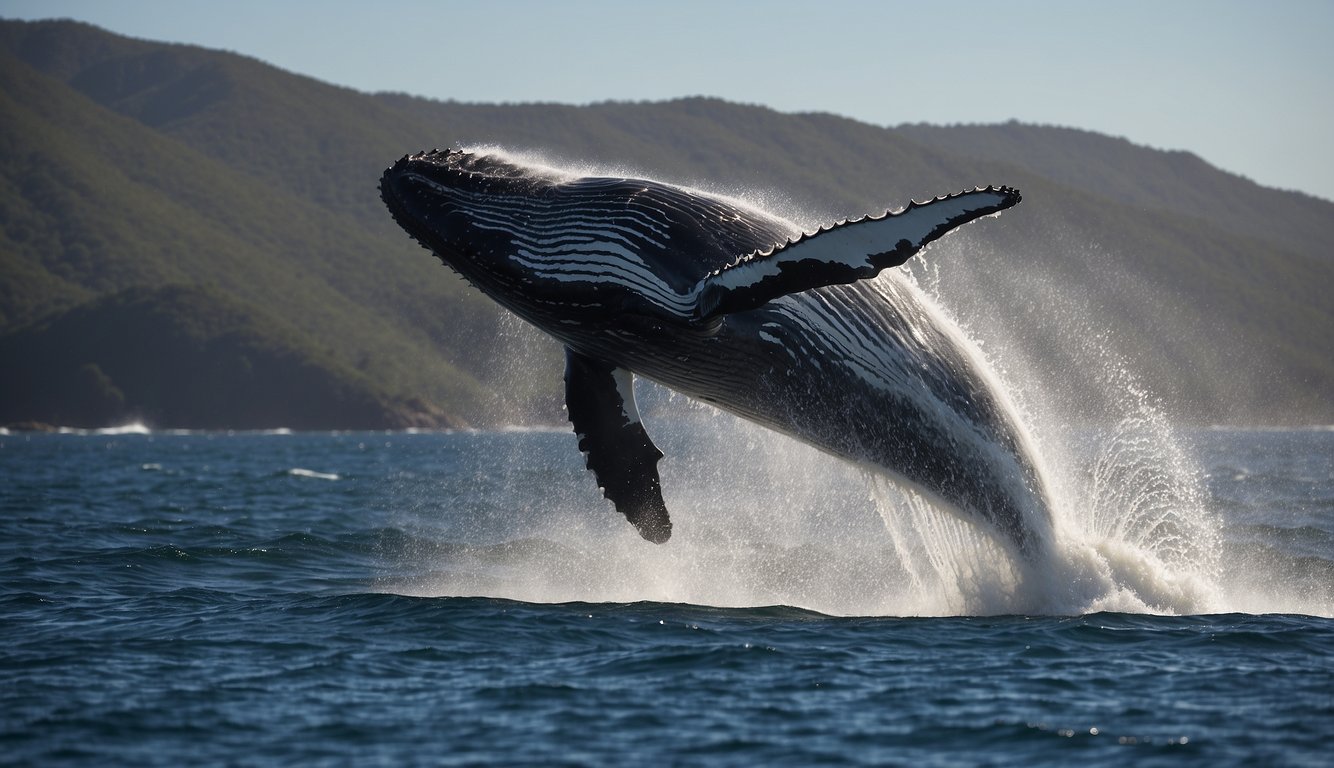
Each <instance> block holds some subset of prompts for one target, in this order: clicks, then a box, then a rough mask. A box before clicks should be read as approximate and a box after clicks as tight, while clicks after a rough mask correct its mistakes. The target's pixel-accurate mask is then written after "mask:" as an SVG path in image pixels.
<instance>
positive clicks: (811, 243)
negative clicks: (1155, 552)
mask: <svg viewBox="0 0 1334 768" xmlns="http://www.w3.org/2000/svg"><path fill="white" fill-rule="evenodd" d="M380 194H381V197H382V198H383V200H384V202H385V204H386V205H387V206H388V208H389V211H390V213H391V214H392V215H393V217H394V220H395V221H397V222H398V224H399V225H400V226H402V227H403V228H404V229H405V230H407V232H408V233H409V234H410V235H411V236H412V237H413V238H415V239H416V240H417V241H418V242H419V243H421V245H423V246H425V247H426V248H427V249H429V250H431V251H433V252H434V253H435V254H436V255H437V256H438V257H439V258H440V259H441V260H442V261H444V263H445V264H447V265H449V266H450V267H452V268H453V269H454V270H455V271H457V272H458V273H459V274H460V275H462V276H463V277H464V278H465V279H466V280H468V281H469V282H470V283H471V284H472V285H474V286H475V287H477V288H479V289H480V290H482V291H483V292H484V293H486V294H487V295H488V296H490V297H491V298H492V299H494V300H495V301H496V302H498V303H499V304H501V305H502V306H504V307H505V308H507V309H509V310H511V311H513V312H514V313H515V314H517V315H519V316H520V317H522V318H523V319H525V320H527V321H528V322H530V323H533V324H534V325H536V326H537V327H539V328H541V329H542V330H543V331H545V332H546V333H548V334H550V335H551V336H554V337H555V338H556V339H557V340H559V341H560V342H562V343H563V344H564V345H565V352H566V368H565V394H566V405H567V408H568V412H569V418H570V421H571V422H572V423H573V426H574V430H575V432H576V434H577V435H578V443H579V448H580V450H581V451H583V453H584V454H585V456H586V459H587V466H588V468H589V469H590V470H592V472H593V473H594V475H595V476H596V478H597V482H598V484H599V486H600V487H601V489H602V491H603V493H604V495H605V496H606V498H607V499H609V500H610V501H611V502H612V503H613V504H614V505H615V507H616V509H617V510H618V511H620V512H621V513H622V514H624V515H625V517H626V518H627V519H628V520H629V521H630V522H631V523H632V524H634V526H635V527H636V528H637V529H638V531H639V533H640V534H641V535H642V536H643V537H644V538H645V539H648V540H649V541H652V542H655V543H661V542H664V541H666V540H667V539H668V537H669V536H670V535H671V530H672V524H671V520H670V518H669V516H668V512H667V508H666V505H665V504H664V502H663V498H662V491H661V487H660V484H659V476H658V470H657V463H658V460H659V459H660V458H662V455H663V454H662V453H661V451H659V450H658V449H657V447H656V446H655V445H654V444H653V441H652V440H651V439H650V438H649V435H648V433H647V431H646V430H645V429H644V426H643V424H642V423H641V421H640V418H639V414H638V411H637V409H636V407H635V400H634V391H633V388H632V383H633V376H636V375H638V376H643V377H646V378H648V379H650V380H652V381H656V382H658V383H660V384H663V385H665V386H667V387H670V388H671V389H674V390H676V391H678V392H681V393H683V394H685V395H688V396H690V397H692V398H695V399H698V400H701V401H703V402H706V403H710V404H712V405H714V406H717V407H718V408H721V409H723V410H726V411H729V412H731V413H734V414H737V415H739V416H741V417H743V418H746V419H750V420H752V421H755V422H758V423H760V424H763V425H765V426H767V427H770V428H772V429H775V430H777V431H779V432H783V433H786V434H788V435H791V436H793V437H796V438H797V439H799V440H802V441H805V442H807V443H810V444H812V445H814V446H817V447H818V448H820V449H823V450H824V451H826V452H829V453H832V454H835V455H837V456H840V457H843V458H845V459H848V460H851V461H854V462H858V463H860V464H863V465H865V466H869V467H871V468H873V469H876V470H878V471H880V472H883V473H885V474H887V475H889V476H890V478H891V479H893V480H895V481H896V482H899V483H902V484H905V485H906V486H908V487H910V488H912V489H913V490H915V491H917V492H919V493H922V494H925V495H926V496H928V497H930V498H933V499H935V500H937V501H938V502H944V504H945V505H947V506H948V507H950V508H952V509H953V510H954V511H956V513H958V514H960V515H961V516H963V517H964V518H966V519H969V520H971V521H973V522H976V523H979V524H981V525H983V526H984V527H985V528H989V529H990V530H991V531H993V533H995V534H998V535H999V538H1000V540H1001V541H1002V542H1007V543H1009V544H1011V545H1013V546H1014V547H1016V548H1017V549H1018V551H1019V552H1020V553H1024V554H1031V552H1032V550H1033V548H1034V547H1035V546H1036V545H1037V544H1038V543H1039V540H1040V539H1042V538H1043V534H1042V533H1041V531H1043V530H1046V526H1047V525H1048V524H1049V520H1048V514H1049V513H1048V511H1047V504H1046V500H1045V499H1046V494H1045V492H1044V490H1043V487H1042V483H1041V478H1040V476H1039V473H1038V471H1037V469H1036V465H1035V463H1034V461H1033V460H1032V458H1031V451H1030V450H1029V448H1028V447H1027V445H1026V442H1025V439H1024V437H1023V433H1022V432H1021V431H1020V429H1019V428H1018V425H1017V424H1016V423H1015V421H1014V419H1013V418H1012V417H1011V416H1010V414H1009V411H1008V410H1007V408H1006V407H1005V403H1004V397H1003V396H1002V395H1000V394H999V393H998V392H996V391H995V390H994V388H993V386H992V384H991V383H990V381H989V379H988V376H987V375H986V372H985V371H984V370H982V369H981V368H980V367H979V366H978V364H977V363H976V362H975V361H974V358H973V357H972V356H971V355H970V354H969V353H968V352H967V349H966V347H965V345H964V343H963V342H962V337H961V335H960V334H959V333H958V331H957V329H955V328H953V326H951V325H950V324H949V323H948V322H943V321H942V320H941V319H940V317H939V315H938V314H937V313H934V312H932V311H931V309H930V308H929V307H928V306H927V305H926V304H925V303H924V300H923V298H922V296H921V294H920V293H919V292H918V291H917V289H916V288H915V287H914V286H913V285H911V284H909V282H908V281H906V280H904V279H902V277H901V276H898V275H894V274H893V272H891V273H888V274H886V275H885V276H883V277H880V278H879V279H875V280H871V279H869V278H874V277H876V276H877V275H878V274H880V273H881V271H882V270H885V269H887V268H889V267H895V266H898V265H901V264H903V263H904V262H905V261H907V260H908V259H909V258H910V257H912V256H913V255H914V254H915V253H917V252H918V251H919V250H921V249H922V248H923V247H924V246H925V245H927V244H928V243H930V242H932V241H933V240H935V239H937V238H939V237H941V236H942V235H944V234H945V233H947V232H949V231H950V230H951V229H954V228H955V227H957V226H959V225H961V224H964V223H966V222H969V221H972V220H974V219H977V218H980V217H983V216H989V215H994V214H997V213H999V212H1000V211H1002V210H1005V209H1007V208H1009V207H1011V206H1013V205H1015V204H1016V203H1018V202H1019V200H1020V196H1019V192H1018V191H1017V190H1014V189H1011V188H1008V187H986V188H977V189H973V190H971V191H966V192H962V193H959V194H955V195H949V196H946V197H939V198H936V199H934V200H930V201H928V202H926V203H916V202H913V203H910V204H909V205H908V207H907V208H905V209H903V210H902V211H899V212H897V213H889V212H886V213H884V214H883V215H880V216H867V217H865V218H861V219H858V220H853V221H845V222H841V223H838V224H834V225H832V226H829V227H825V228H822V229H820V230H818V231H816V232H813V233H801V232H800V231H799V230H797V229H796V228H795V227H794V226H793V225H792V224H791V223H790V222H787V221H785V220H783V219H781V218H778V217H776V216H772V215H769V214H766V213H764V212H761V211H758V210H756V209H753V208H751V207H749V206H745V205H743V204H741V203H739V202H736V201H732V200H728V199H726V198H722V197H717V196H713V195H709V194H705V193H702V192H699V191H695V190H690V189H686V188H682V187H678V186H675V185H671V184H665V183H659V182H655V181H649V180H643V179H630V178H602V177H584V178H576V177H573V176H570V175H567V174H564V173H562V172H559V171H556V170H555V169H550V168H545V167H542V166H536V165H529V164H526V163H523V162H521V161H518V160H515V159H512V158H510V157H508V156H507V155H504V154H501V153H486V152H476V153H473V152H465V151H459V150H448V151H441V150H432V151H430V152H422V153H418V154H413V155H408V156H405V157H403V158H402V159H400V160H399V161H398V162H396V163H394V164H393V165H392V166H391V167H390V168H388V169H387V170H385V172H384V175H383V177H382V178H381V180H380ZM1034 523H1041V525H1034Z"/></svg>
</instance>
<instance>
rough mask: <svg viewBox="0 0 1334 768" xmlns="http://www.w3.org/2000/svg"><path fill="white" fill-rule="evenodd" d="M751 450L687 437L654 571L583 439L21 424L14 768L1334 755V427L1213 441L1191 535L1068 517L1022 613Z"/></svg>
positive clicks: (2, 580)
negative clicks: (105, 429)
mask: <svg viewBox="0 0 1334 768" xmlns="http://www.w3.org/2000/svg"><path fill="white" fill-rule="evenodd" d="M741 438H742V439H737V436H736V435H735V434H733V435H731V438H730V439H729V441H726V442H723V443H720V442H708V441H707V440H700V441H697V442H696V443H694V444H691V440H692V439H693V438H691V437H690V436H689V434H685V435H683V436H676V437H673V436H672V435H670V434H668V435H666V436H664V439H663V440H662V441H660V442H662V443H663V444H664V448H668V449H669V455H675V456H680V455H681V452H682V451H683V450H685V449H690V448H693V453H692V455H693V456H694V457H695V458H692V459H691V460H689V461H684V460H681V459H676V460H675V462H676V463H672V462H673V460H670V459H669V461H668V462H664V487H666V488H667V489H668V502H669V504H671V505H672V506H673V509H674V513H675V515H676V520H677V538H675V539H674V540H673V541H672V542H671V543H669V544H667V545H665V546H664V547H654V546H653V545H650V544H647V543H644V542H642V541H640V540H639V539H638V537H637V536H635V534H634V533H633V531H632V530H630V529H629V526H628V525H626V524H625V522H624V520H623V519H621V518H619V517H618V516H616V515H615V513H614V512H612V511H611V510H610V508H609V506H608V505H606V503H605V502H603V501H602V500H601V499H599V498H598V496H597V493H596V490H595V489H594V488H593V485H592V482H591V480H590V479H589V478H587V477H586V476H585V474H584V473H583V470H582V466H581V465H582V462H581V460H580V457H579V456H578V454H577V451H576V450H575V447H574V440H573V437H572V436H569V435H566V434H563V433H510V434H450V435H443V434H416V435H414V434H343V435H327V434H326V435H303V434H298V435H255V434H243V435H242V434H238V435H233V436H228V435H212V434H209V435H204V434H184V435H169V434H152V435H142V434H124V435H74V434H70V435H34V436H26V435H0V509H2V510H3V511H2V512H0V627H3V632H4V644H3V646H2V647H0V691H2V692H0V755H4V758H3V760H4V762H6V763H12V764H40V765H55V764H76V763H78V764H97V765H101V764H106V763H117V764H136V765H138V764H145V765H177V764H182V763H190V764H197V763H235V764H247V765H288V764H294V763H301V764H320V763H328V764H393V765H400V764H449V765H452V764H475V763H511V764H512V763H530V764H532V763H541V764H615V763H621V762H624V761H627V760H652V761H654V762H660V763H666V764H700V765H756V764H788V765H810V764H912V765H921V764H924V765H931V764H947V765H958V764H994V763H1006V764H1027V763H1044V764H1069V763H1073V762H1075V761H1080V762H1083V763H1088V764H1103V765H1125V764H1130V763H1133V764H1148V765H1152V764H1174V765H1175V764H1180V763H1182V762H1188V763H1190V764H1196V765H1218V764H1231V765H1242V764H1246V765H1251V764H1270V765H1278V764H1285V765H1327V764H1328V759H1329V758H1328V755H1329V753H1330V749H1331V747H1330V745H1331V740H1334V621H1331V619H1330V618H1329V616H1331V614H1334V466H1332V465H1334V432H1330V431H1286V432H1281V431H1280V432H1225V431H1214V432H1209V431H1205V432H1195V433H1191V434H1188V435H1185V436H1182V437H1181V438H1180V446H1181V448H1182V450H1183V451H1184V452H1185V453H1186V454H1187V455H1189V456H1190V457H1191V460H1192V465H1191V466H1192V467H1193V468H1194V470H1193V471H1194V472H1195V473H1196V479H1197V480H1198V484H1199V488H1200V489H1201V494H1202V497H1201V498H1198V499H1193V500H1191V503H1192V504H1195V505H1196V506H1198V507H1199V509H1192V510H1190V513H1189V517H1190V519H1189V520H1185V521H1184V522H1183V521H1182V520H1175V519H1172V520H1169V519H1168V518H1166V517H1164V516H1163V515H1162V514H1158V515H1157V516H1156V517H1155V516H1154V515H1153V514H1148V513H1146V512H1145V511H1144V510H1146V509H1148V510H1152V506H1153V505H1152V503H1150V502H1147V501H1143V500H1134V499H1135V498H1136V497H1135V489H1134V488H1130V489H1124V488H1123V489H1119V490H1117V489H1114V490H1113V491H1106V490H1100V491H1099V493H1101V494H1103V497H1106V496H1107V495H1108V494H1110V495H1111V496H1112V497H1116V498H1118V499H1119V498H1121V497H1124V498H1125V499H1132V501H1125V502H1121V501H1118V502H1117V504H1123V505H1124V507H1125V509H1126V510H1130V511H1133V512H1134V515H1131V517H1132V518H1133V519H1134V520H1139V519H1141V518H1143V519H1145V520H1148V521H1149V522H1147V523H1145V524H1144V526H1141V528H1140V529H1136V530H1129V529H1124V530H1123V529H1118V531H1117V532H1115V534H1112V533H1108V530H1110V529H1107V528H1106V526H1102V527H1100V525H1101V524H1100V523H1098V522H1097V521H1098V520H1099V519H1101V518H1099V517H1098V515H1100V514H1103V513H1100V512H1094V511H1088V512H1085V511H1084V510H1085V506H1087V507H1088V508H1089V509H1092V508H1093V507H1096V506H1098V505H1097V504H1091V503H1090V504H1087V505H1076V504H1072V507H1077V509H1072V510H1071V511H1069V512H1068V513H1067V514H1068V515H1069V517H1070V521H1071V522H1069V524H1068V525H1067V528H1066V531H1067V533H1068V535H1069V536H1070V538H1071V540H1072V542H1075V543H1071V544H1070V545H1069V547H1068V551H1067V552H1064V553H1062V554H1060V556H1059V557H1058V558H1057V559H1059V560H1060V561H1061V562H1058V563H1053V564H1051V565H1050V567H1045V566H1044V567H1042V568H1035V569H1033V571H1032V572H1026V573H1022V574H1020V575H1019V576H1016V577H1015V578H1016V581H1015V582H1014V583H1013V584H1008V585H1007V586H1004V587H1003V588H999V587H998V588H995V589H991V590H988V589H984V588H982V587H980V586H979V584H977V583H971V584H967V583H965V584H963V586H959V585H957V584H954V585H951V584H944V583H943V581H948V580H949V579H950V578H952V576H951V574H953V575H955V576H959V578H960V582H961V583H963V582H966V581H968V578H971V579H972V580H973V582H978V581H981V579H979V577H978V571H975V570H973V569H972V565H973V564H970V563H963V564H962V565H961V564H960V563H959V562H956V561H958V560H960V559H961V558H955V559H954V561H951V559H950V557H949V555H948V553H942V552H941V551H939V550H941V548H947V547H946V545H945V544H942V542H947V541H948V540H949V536H936V537H927V538H925V539H923V540H914V541H908V540H907V539H905V538H904V536H905V533H904V531H905V530H907V529H908V528H911V523H905V522H904V520H903V519H901V518H899V517H895V515H900V514H901V515H904V516H906V517H907V519H911V515H912V514H913V507H912V505H911V504H909V505H908V507H907V508H906V509H900V510H899V511H898V512H894V511H893V510H891V511H890V512H888V513H887V512H886V503H885V501H884V500H883V499H881V500H880V501H878V502H877V501H876V500H875V499H874V498H872V497H874V496H875V495H876V490H875V488H874V486H872V485H868V483H866V482H865V481H864V480H861V479H859V476H858V475H857V474H856V473H855V472H852V471H850V470H848V471H842V470H839V469H837V468H834V465H833V464H832V463H829V462H826V460H824V459H823V458H822V457H820V458H817V457H813V454H809V453H804V452H802V451H800V450H797V451H796V452H795V453H793V452H792V451H791V450H789V449H787V448H779V449H775V448H773V447H772V445H771V444H765V443H763V441H756V440H755V439H753V438H754V435H753V434H752V433H749V432H744V433H743V434H742V435H741ZM821 462H825V463H821ZM1081 463H1084V464H1087V465H1088V466H1090V467H1091V466H1094V464H1095V462H1071V464H1081ZM761 467H763V468H767V469H765V471H763V472H762V471H760V468H761ZM1091 471H1092V470H1091ZM840 472H842V474H840ZM1094 474H1097V473H1096V472H1094ZM1112 476H1116V473H1115V472H1110V473H1107V472H1104V474H1102V475H1098V477H1101V478H1102V480H1100V481H1099V482H1103V483H1104V484H1105V482H1106V478H1107V477H1112ZM1141 480H1142V477H1141ZM1093 485H1097V483H1094V484H1093ZM868 488H869V489H870V490H869V491H868ZM1118 494H1119V495H1118ZM1172 503H1174V504H1183V503H1185V502H1182V501H1181V500H1180V499H1175V500H1174V501H1173V502H1172ZM888 506H890V507H893V506H894V505H893V504H889V505H888ZM1104 506H1105V505H1104ZM1114 506H1115V505H1114ZM1165 521H1166V522H1165ZM1168 523H1171V524H1172V526H1176V527H1175V528H1172V530H1171V531H1168V532H1167V533H1162V530H1163V529H1164V526H1167V527H1171V526H1168ZM896 526H900V528H898V529H896ZM1183 526H1184V527H1183ZM1191 526H1193V527H1191ZM1123 528H1124V526H1123ZM1206 529H1207V530H1206ZM1183 530H1189V531H1194V532H1195V535H1196V536H1197V537H1198V538H1202V539H1206V540H1207V543H1208V546H1203V545H1201V546H1197V547H1185V548H1183V547H1182V546H1181V545H1180V543H1179V542H1175V540H1174V539H1173V538H1172V537H1174V536H1177V537H1179V534H1180V533H1181V531H1183ZM1155 532H1157V533H1155ZM1155 536H1157V537H1159V538H1161V539H1162V541H1163V542H1166V543H1158V541H1157V539H1155V538H1154V537H1155ZM905 542H906V543H905ZM924 542H925V543H924ZM969 546H973V547H974V549H975V548H976V545H969ZM933 547H934V548H935V549H932V548H933ZM914 548H915V549H914ZM924 548H925V549H931V550H932V551H925V550H924ZM965 549H966V547H965ZM968 551H969V552H970V554H969V557H971V558H976V557H984V556H986V555H985V550H979V551H982V552H983V553H984V554H983V555H977V554H976V552H975V551H974V550H968ZM910 552H916V553H917V554H918V555H922V556H923V558H924V559H923V560H922V562H927V561H930V562H933V563H935V566H933V569H929V570H930V573H927V572H926V571H924V570H923V569H922V568H921V567H918V566H913V565H911V564H905V563H906V561H907V560H910V559H911V558H909V557H908V556H907V555H906V554H905V553H910ZM1192 557H1193V558H1196V560H1191V559H1190V558H1192ZM1197 560H1198V562H1197ZM942 562H944V563H945V564H944V565H941V563H942ZM951 562H952V563H953V564H951ZM984 566H985V567H982V569H981V571H980V572H981V573H982V574H984V575H985V574H987V573H992V572H993V571H994V572H996V573H1006V572H1007V571H1006V570H1005V568H1006V567H1005V566H1004V565H1003V564H994V563H993V564H990V565H986V564H984ZM1086 571H1087V573H1086ZM964 574H966V575H968V578H965V577H964ZM1044 579H1046V580H1047V581H1055V582H1059V583H1043V580H1044ZM1071 584H1074V585H1075V586H1074V587H1071ZM710 606H715V607H710ZM716 606H728V607H716ZM959 606H962V609H960V608H959ZM1014 606H1019V607H1023V608H1025V610H1024V611H1018V610H1011V609H1012V608H1013V607H1014ZM1081 606H1082V607H1081ZM1108 606H1114V607H1116V608H1117V610H1115V611H1111V610H1103V609H1104V608H1106V607H1108ZM1201 606H1203V608H1201ZM835 614H841V615H835ZM910 614H911V615H910ZM929 614H941V615H929ZM959 614H964V615H959Z"/></svg>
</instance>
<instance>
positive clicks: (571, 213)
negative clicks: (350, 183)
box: [380, 150, 791, 325]
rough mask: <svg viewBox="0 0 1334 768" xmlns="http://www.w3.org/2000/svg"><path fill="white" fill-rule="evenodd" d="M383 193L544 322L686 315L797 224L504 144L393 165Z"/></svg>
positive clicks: (424, 237)
mask: <svg viewBox="0 0 1334 768" xmlns="http://www.w3.org/2000/svg"><path fill="white" fill-rule="evenodd" d="M380 195H381V197H382V198H383V199H384V202H385V204H386V205H387V206H388V207H389V210H390V212H391V213H392V214H393V216H394V219H395V220H396V221H397V222H398V224H399V225H400V226H402V227H403V228H404V229H406V230H407V231H408V233H409V234H411V235H412V236H413V237H414V238H415V239H416V240H417V241H418V242H420V243H421V244H422V245H423V246H425V247H426V248H429V249H430V250H432V251H433V252H435V253H436V255H438V256H439V257H440V258H441V260H443V261H444V262H445V263H446V264H448V265H449V266H450V267H452V268H453V269H455V270H456V271H457V272H459V273H460V274H461V275H462V276H463V277H465V278H466V279H467V280H468V281H469V282H471V283H472V284H473V285H475V286H477V287H478V288H480V289H481V290H482V291H484V292H485V293H487V294H488V295H490V296H491V298H493V299H495V300H496V301H498V302H499V303H501V304H502V305H504V306H506V307H508V308H510V309H512V310H514V311H516V312H518V313H519V314H520V315H522V316H525V317H528V318H529V319H530V320H535V321H537V322H538V323H539V324H542V325H549V323H550V322H553V320H552V319H553V318H559V319H560V322H564V323H570V322H580V323H591V324H598V323H599V322H600V321H605V322H616V321H623V320H624V318H625V317H626V316H636V315H638V316H643V317H650V318H656V319H668V320H670V319H672V318H678V317H686V316H688V315H689V314H690V312H691V311H692V307H693V302H694V296H693V292H694V291H695V289H696V288H697V286H698V284H699V281H700V280H701V279H702V278H703V277H704V276H705V275H707V274H709V273H710V272H711V271H713V270H717V269H719V268H720V267H722V266H724V265H725V264H727V263H729V262H731V261H733V260H735V259H736V258H737V257H739V256H741V255H743V254H746V253H749V252H751V251H753V250H755V249H756V248H759V247H763V246H765V245H770V244H772V243H774V242H778V241H780V240H782V239H784V238H785V237H786V236H788V235H789V234H790V233H791V225H790V224H788V223H787V222H784V221H783V220H781V219H778V218H775V217H773V216H769V215H767V214H764V213H762V212H760V211H757V210H755V209H751V208H748V207H746V206H744V205H742V204H740V203H737V202H735V201H731V200H728V199H726V198H720V197H715V196H711V195H706V194H702V193H697V192H694V191H691V190H686V189H683V188H680V187H675V186H672V185H669V184H661V183H658V182H653V181H646V180H641V179H627V178H611V177H579V176H575V175H570V174H566V173H563V172H561V171H558V170H555V169H551V168H548V167H544V166H539V165H530V164H526V163H523V162H520V161H517V160H514V159H511V158H510V157H508V156H506V155H503V154H499V153H495V154H488V153H482V152H476V153H473V152H463V151H457V150H449V151H441V150H433V151H430V152H422V153H418V154H413V155H408V156H406V157H403V158H402V159H400V160H399V161H398V162H396V163H394V165H393V166H391V167H390V168H388V169H387V170H386V171H385V172H384V176H383V177H382V178H381V180H380ZM544 321H545V322H544Z"/></svg>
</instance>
